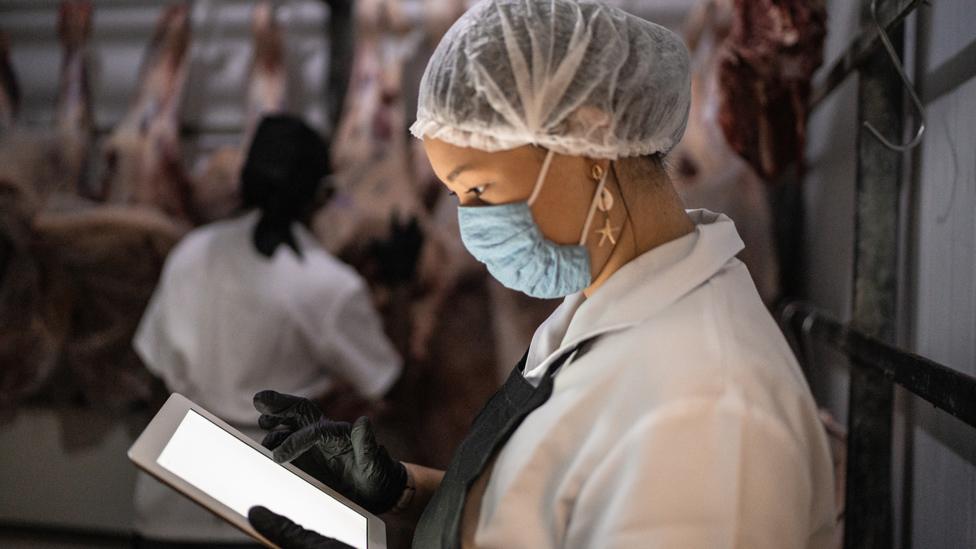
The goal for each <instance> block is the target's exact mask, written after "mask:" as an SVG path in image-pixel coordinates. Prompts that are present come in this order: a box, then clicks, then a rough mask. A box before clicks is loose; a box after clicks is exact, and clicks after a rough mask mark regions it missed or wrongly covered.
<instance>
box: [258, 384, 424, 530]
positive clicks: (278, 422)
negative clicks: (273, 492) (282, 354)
mask: <svg viewBox="0 0 976 549" xmlns="http://www.w3.org/2000/svg"><path fill="white" fill-rule="evenodd" d="M254 407H255V408H257V410H258V411H259V412H261V417H260V418H258V425H260V426H261V428H262V429H268V430H271V432H269V433H268V434H267V436H265V437H264V440H262V441H261V444H263V445H264V447H265V448H268V449H269V450H272V453H273V455H274V459H275V461H277V462H278V463H282V462H286V461H293V460H294V464H295V466H297V467H298V468H300V469H301V470H303V471H305V472H306V473H308V474H310V475H312V476H313V477H315V478H316V479H318V480H319V481H320V482H322V483H323V484H325V485H327V486H330V487H332V488H334V489H335V490H338V491H339V492H340V493H341V494H343V495H344V496H346V497H347V498H349V499H351V500H353V501H354V502H356V503H357V504H359V505H361V506H362V507H363V508H365V509H366V510H368V511H370V512H372V513H375V514H381V513H385V512H387V511H389V510H390V509H392V508H393V506H394V505H396V502H397V500H398V499H400V496H401V495H402V494H403V489H404V488H405V487H406V485H407V470H406V468H405V467H404V466H403V464H402V463H400V462H399V461H396V460H394V459H392V458H391V457H390V455H389V454H388V453H387V452H386V448H384V447H383V446H380V445H378V444H377V443H376V436H375V434H374V433H373V428H372V427H371V426H370V424H369V419H367V418H365V417H361V418H359V419H357V420H356V422H355V423H354V424H352V425H350V424H349V423H346V422H344V421H343V422H340V421H330V420H328V419H326V418H325V417H323V416H322V411H321V410H320V409H319V407H318V406H316V405H315V403H314V402H312V401H310V400H308V399H306V398H301V397H296V396H292V395H285V394H281V393H278V392H275V391H261V392H260V393H258V394H256V395H254Z"/></svg>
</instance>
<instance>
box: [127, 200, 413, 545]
mask: <svg viewBox="0 0 976 549" xmlns="http://www.w3.org/2000/svg"><path fill="white" fill-rule="evenodd" d="M258 216H259V214H258V212H250V213H247V214H244V215H242V216H240V217H238V218H236V219H231V220H226V221H221V222H218V223H214V224H211V225H208V226H205V227H202V228H200V229H197V230H195V231H193V232H192V233H190V234H189V235H188V236H187V237H186V238H185V239H184V240H183V241H182V242H180V244H179V245H178V246H177V247H176V248H175V249H174V250H173V252H172V253H171V254H170V256H169V258H168V259H167V261H166V266H165V267H164V269H163V275H162V278H161V280H160V282H159V285H158V287H157V289H156V292H155V294H154V295H153V297H152V299H151V301H150V303H149V306H148V308H147V310H146V313H145V315H144V316H143V319H142V322H141V324H140V326H139V329H138V331H137V333H136V337H135V342H134V344H135V348H136V351H137V352H138V354H139V356H140V357H141V358H142V360H143V362H145V364H146V367H147V368H149V370H150V371H151V372H152V373H153V374H155V375H156V376H158V377H159V378H161V379H162V380H163V382H165V384H166V386H167V388H168V389H169V390H171V391H174V392H178V393H181V394H183V395H185V396H186V397H188V398H189V399H190V400H192V401H194V402H196V403H198V404H200V405H201V406H203V407H204V408H206V409H207V410H209V411H211V412H213V413H214V414H216V415H217V416H219V417H221V418H222V419H224V420H226V421H228V422H229V423H231V424H234V425H235V426H237V427H239V428H241V430H242V431H244V432H245V433H247V434H248V435H250V436H251V437H253V438H255V439H257V440H260V438H261V436H262V435H263V431H261V430H260V429H259V428H258V426H257V419H258V415H259V414H258V412H257V411H256V410H255V409H254V405H253V404H252V397H253V395H254V394H255V393H257V392H258V391H261V390H264V389H274V390H276V391H279V392H282V393H287V394H294V395H299V396H305V397H316V396H319V395H321V394H323V393H324V392H325V391H327V390H328V389H329V388H330V387H331V386H332V384H333V383H334V381H335V380H336V379H337V378H341V379H343V380H345V381H346V382H348V383H350V384H351V385H352V386H353V387H354V388H355V389H356V390H357V391H358V392H359V393H360V394H361V395H362V396H364V397H367V398H374V399H375V398H380V397H382V396H383V395H384V394H385V393H386V392H387V391H388V390H389V389H390V387H391V386H392V384H393V383H394V382H395V381H396V380H397V378H398V377H399V374H400V371H401V369H402V364H401V359H400V357H399V356H398V355H397V353H396V351H395V350H394V349H393V346H392V344H391V343H390V342H389V340H388V339H387V337H386V335H385V333H384V332H383V326H382V322H381V320H380V318H379V315H378V314H377V313H376V311H375V310H374V308H373V305H372V303H371V301H370V297H369V293H368V291H367V287H366V284H365V282H364V281H363V279H362V278H361V277H360V276H359V275H358V274H357V273H356V272H355V270H353V269H352V267H350V266H348V265H346V264H344V263H342V262H341V261H339V260H337V259H336V258H334V257H332V256H331V255H330V254H329V253H328V252H327V251H325V249H323V248H322V247H321V245H319V243H318V242H317V241H316V240H315V238H314V237H313V236H312V234H311V233H310V232H309V231H308V230H307V229H305V228H304V227H302V226H301V225H300V224H297V223H295V224H293V232H294V234H295V238H296V240H297V242H298V244H299V245H300V247H301V249H302V254H303V257H301V258H299V257H298V256H297V255H296V254H295V253H294V251H293V250H291V249H290V248H289V247H287V246H279V247H278V249H277V250H276V251H275V253H274V255H273V256H272V257H271V258H266V257H264V256H262V255H260V254H259V253H258V252H257V251H256V250H255V248H254V246H253V244H252V243H251V238H252V233H253V231H254V227H255V225H256V224H257V221H258ZM135 506H136V530H137V531H138V532H139V533H140V534H141V535H143V536H147V537H151V538H153V539H178V540H182V541H185V540H201V541H203V540H209V541H215V540H240V541H245V540H248V539H250V538H247V537H246V536H244V535H243V534H242V533H240V532H239V531H238V530H236V529H235V528H233V527H232V526H230V525H229V524H226V523H224V522H223V521H222V520H220V519H218V518H216V517H213V516H210V514H209V513H207V512H206V511H203V510H202V509H200V508H199V507H198V506H197V505H196V504H194V503H193V502H191V501H190V500H188V499H186V498H185V497H183V496H182V495H180V494H178V493H176V492H175V491H173V490H171V489H169V488H167V487H165V486H163V485H161V484H159V483H158V482H156V481H155V480H153V479H151V478H149V477H148V476H146V475H142V476H140V478H139V479H138V481H137V485H136V495H135Z"/></svg>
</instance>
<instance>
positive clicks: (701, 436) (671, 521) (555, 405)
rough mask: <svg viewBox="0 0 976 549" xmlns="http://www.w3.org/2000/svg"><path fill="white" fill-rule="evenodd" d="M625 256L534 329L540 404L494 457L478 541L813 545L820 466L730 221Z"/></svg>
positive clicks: (826, 477)
mask: <svg viewBox="0 0 976 549" xmlns="http://www.w3.org/2000/svg"><path fill="white" fill-rule="evenodd" d="M689 214H690V215H691V217H692V218H693V219H694V220H695V222H696V224H697V229H696V231H695V232H693V233H691V234H689V235H686V236H684V237H682V238H680V239H678V240H675V241H672V242H669V243H667V244H665V245H663V246H660V247H658V248H656V249H654V250H651V251H649V252H647V253H645V254H644V255H642V256H640V257H638V258H637V259H635V260H634V261H632V262H630V263H629V264H627V265H626V266H624V267H623V268H622V269H620V270H619V271H618V272H616V273H614V275H613V276H612V277H611V278H610V279H608V280H607V282H606V283H605V284H604V286H603V287H601V288H600V289H599V290H598V291H597V292H596V293H594V294H593V296H592V297H591V298H590V299H588V300H587V299H585V298H584V297H583V295H582V294H578V295H574V296H570V297H568V298H567V299H566V300H565V301H564V303H563V304H562V305H561V306H560V308H559V309H557V310H556V311H555V313H553V315H552V317H550V318H549V320H547V321H546V322H545V323H544V324H543V325H542V326H541V327H540V328H539V330H538V331H537V332H536V334H535V337H534V338H533V341H532V345H531V346H530V352H529V357H528V361H527V365H526V370H525V372H526V377H527V378H528V379H529V380H530V381H537V380H538V379H539V377H540V376H541V375H542V373H543V372H544V371H545V370H546V368H547V367H548V365H549V364H550V362H551V361H552V360H554V359H555V358H557V357H558V356H560V355H561V354H562V353H563V352H565V351H566V350H567V349H572V348H573V347H574V346H575V345H576V344H577V343H578V342H580V341H583V340H588V339H592V340H593V342H592V344H591V345H590V346H589V347H588V348H585V349H584V350H582V351H580V352H579V353H577V356H575V357H574V358H573V359H572V360H571V361H569V362H568V363H567V364H566V365H565V366H563V368H562V370H561V371H560V372H559V373H558V375H557V376H556V378H555V385H554V391H553V394H552V397H551V398H550V400H549V401H548V402H547V403H546V404H544V405H543V406H542V407H540V408H539V409H537V410H536V411H534V412H533V413H532V414H531V415H529V416H528V417H527V418H526V420H525V421H524V423H522V425H521V426H520V427H519V428H518V430H517V431H516V432H515V433H514V434H513V436H512V438H511V439H510V440H509V441H508V443H507V444H506V445H505V446H504V447H503V448H502V449H501V451H500V452H499V454H498V456H497V461H496V462H495V465H494V468H493V471H492V473H491V476H490V478H489V480H488V483H487V486H486V487H485V493H484V496H483V498H482V500H481V508H480V512H479V515H478V519H477V527H476V529H475V537H474V540H475V543H476V545H477V546H478V547H479V548H510V547H532V548H535V549H544V548H549V547H552V548H555V547H561V548H601V549H605V548H623V547H628V548H631V547H632V548H640V549H652V548H679V547H680V548H682V549H696V548H702V549H705V548H708V549H714V548H731V547H742V548H750V549H762V548H776V549H790V548H797V549H803V548H808V549H813V548H818V549H819V548H826V547H828V546H829V545H830V543H831V540H832V539H833V528H834V520H835V509H834V493H833V492H834V490H833V487H834V482H833V469H832V465H831V459H830V453H829V449H828V443H827V438H826V435H825V433H824V430H823V428H822V426H821V423H820V421H819V419H818V416H817V409H816V406H815V404H814V401H813V399H812V397H811V395H810V391H809V389H808V387H807V384H806V382H805V380H804V378H803V375H802V372H801V371H800V369H799V367H798V365H797V363H796V360H795V359H794V357H793V355H792V353H791V351H790V348H789V347H788V345H787V343H786V341H785V340H784V338H783V336H782V335H781V333H780V331H779V329H778V328H777V326H776V324H775V323H774V321H773V319H772V318H771V317H770V315H769V313H768V312H767V310H766V309H765V308H764V306H763V304H762V301H761V300H760V298H759V295H758V293H757V292H756V289H755V286H754V285H753V282H752V280H751V278H750V276H749V273H748V272H747V270H746V268H745V266H744V265H743V264H742V263H741V262H740V261H739V260H738V259H736V258H735V255H736V254H737V253H738V252H739V251H740V250H741V249H742V247H743V245H742V241H741V240H740V239H739V236H738V234H737V233H736V231H735V227H734V225H733V223H732V221H731V220H730V219H729V218H728V217H726V216H724V215H717V214H713V213H711V212H708V211H705V210H697V211H689Z"/></svg>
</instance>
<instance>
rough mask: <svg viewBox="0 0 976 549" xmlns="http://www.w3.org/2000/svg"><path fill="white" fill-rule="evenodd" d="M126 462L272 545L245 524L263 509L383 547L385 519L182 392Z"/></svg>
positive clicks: (360, 544)
mask: <svg viewBox="0 0 976 549" xmlns="http://www.w3.org/2000/svg"><path fill="white" fill-rule="evenodd" d="M129 459H131V460H132V461H133V462H134V463H135V464H136V465H138V466H139V467H140V468H142V469H144V470H145V471H146V472H148V473H149V474H151V475H153V476H154V477H156V478H158V479H159V480H160V481H162V482H164V483H166V484H167V485H169V486H170V487H171V488H173V489H174V490H176V491H178V492H180V493H182V494H183V495H185V496H187V497H188V498H190V499H192V500H193V501H195V502H197V503H198V504H200V505H202V506H203V507H204V508H206V509H207V510H209V511H211V512H212V513H214V514H215V515H217V516H218V517H220V518H222V519H224V520H226V521H227V522H229V523H231V524H233V525H234V526H236V527H237V528H240V529H241V530H242V531H244V532H245V533H247V534H249V535H251V536H252V537H254V538H255V539H257V540H258V541H260V542H262V543H264V544H266V545H269V546H272V547H273V545H272V544H271V543H270V542H268V540H266V539H264V538H263V537H261V535H260V534H258V533H257V532H256V531H255V530H254V529H253V528H251V524H250V523H249V522H248V521H247V511H248V509H250V508H251V507H253V506H255V505H263V506H265V507H267V508H268V509H271V510H272V511H274V512H275V513H278V514H280V515H284V516H286V517H288V518H290V519H291V520H293V521H295V522H296V523H298V524H300V525H302V526H303V527H305V528H308V529H310V530H315V531H316V532H318V533H320V534H322V535H323V536H327V537H330V538H335V539H337V540H340V541H342V542H345V543H348V544H349V545H352V546H353V547H356V548H359V549H385V547H386V527H385V526H384V524H383V521H382V520H380V519H379V518H377V517H376V516H375V515H372V514H370V513H369V512H367V511H366V510H365V509H363V508H361V507H359V506H358V505H356V504H355V503H353V502H351V501H349V500H348V499H346V498H345V497H343V496H341V495H339V494H338V493H337V492H336V491H334V490H332V489H330V488H328V487H327V486H325V485H323V484H322V483H320V482H318V481H317V480H315V479H314V478H312V477H310V476H308V475H307V474H305V473H304V472H302V471H301V470H299V469H298V468H297V467H295V466H293V465H290V464H279V463H276V462H275V461H274V460H273V459H272V458H271V452H270V451H268V450H267V449H266V448H264V447H262V446H261V445H260V444H258V443H256V442H254V441H253V440H251V438H250V437H248V436H247V435H245V434H243V433H241V432H239V431H238V430H236V429H234V428H233V427H231V426H230V425H228V424H227V423H225V422H223V421H221V420H220V419H219V418H217V417H215V416H214V415H213V414H211V413H209V412H207V411H206V410H204V409H203V408H201V407H200V406H198V405H196V404H194V403H193V402H190V400H189V399H187V398H186V397H184V396H183V395H180V394H176V393H173V395H172V396H170V397H169V399H168V400H167V401H166V404H164V405H163V408H162V409H161V410H160V411H159V413H158V414H156V417H154V418H153V420H152V421H151V422H150V423H149V426H148V427H146V429H145V430H144V431H143V432H142V434H141V435H139V438H138V439H137V440H136V442H135V444H133V445H132V448H129Z"/></svg>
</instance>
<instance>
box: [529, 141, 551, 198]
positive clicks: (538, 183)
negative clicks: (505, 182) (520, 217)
mask: <svg viewBox="0 0 976 549" xmlns="http://www.w3.org/2000/svg"><path fill="white" fill-rule="evenodd" d="M552 157H553V152H552V149H550V150H549V152H548V153H546V159H545V160H543V161H542V170H541V171H539V178H538V179H536V180H535V187H534V188H533V189H532V195H531V196H529V200H528V204H529V206H532V204H534V203H535V200H536V199H537V198H539V193H540V192H542V184H543V183H545V182H546V176H547V175H549V164H552Z"/></svg>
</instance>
